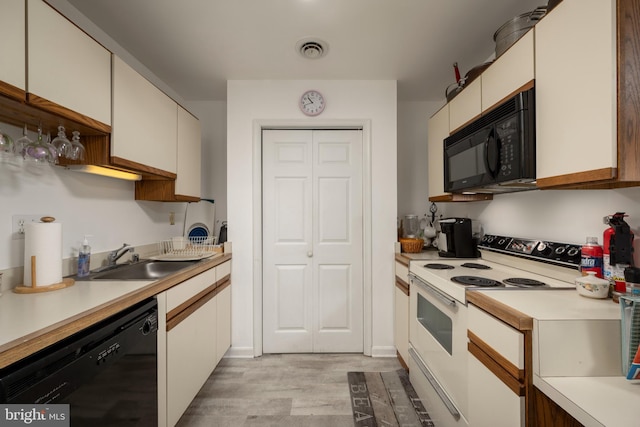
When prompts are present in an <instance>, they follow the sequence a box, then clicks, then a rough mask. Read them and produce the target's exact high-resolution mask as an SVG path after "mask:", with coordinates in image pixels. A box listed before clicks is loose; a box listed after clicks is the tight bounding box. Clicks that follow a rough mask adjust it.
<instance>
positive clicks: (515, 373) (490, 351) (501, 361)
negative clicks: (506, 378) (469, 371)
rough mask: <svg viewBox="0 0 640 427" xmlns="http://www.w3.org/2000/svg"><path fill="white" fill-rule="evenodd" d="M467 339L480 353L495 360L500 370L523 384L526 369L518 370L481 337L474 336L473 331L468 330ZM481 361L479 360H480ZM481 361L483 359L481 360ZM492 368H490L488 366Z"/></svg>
mask: <svg viewBox="0 0 640 427" xmlns="http://www.w3.org/2000/svg"><path fill="white" fill-rule="evenodd" d="M467 337H468V338H469V341H470V342H471V343H473V344H474V345H475V346H476V347H477V348H478V349H479V350H480V351H482V352H483V353H485V354H486V355H487V356H488V357H490V358H491V359H492V360H494V361H495V362H496V363H497V364H498V365H499V366H500V368H502V369H503V370H504V371H506V372H507V373H508V374H509V375H511V376H512V377H513V378H515V379H516V380H518V381H519V382H523V381H524V379H525V376H524V369H518V367H517V366H516V365H514V364H513V363H511V362H510V361H509V360H508V359H507V358H506V357H504V356H503V355H502V354H500V353H499V352H498V351H497V350H496V349H494V348H493V347H491V346H490V345H489V344H487V343H486V342H484V341H483V340H482V339H481V338H480V337H478V336H477V335H476V334H474V333H473V332H472V331H471V330H467ZM478 359H479V358H478ZM479 360H481V359H479ZM487 367H488V368H490V367H489V366H487Z"/></svg>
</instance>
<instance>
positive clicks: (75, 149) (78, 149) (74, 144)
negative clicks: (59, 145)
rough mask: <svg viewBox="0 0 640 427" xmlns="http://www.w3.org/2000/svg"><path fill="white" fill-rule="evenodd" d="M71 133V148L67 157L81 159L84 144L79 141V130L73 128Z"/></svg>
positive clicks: (83, 153) (83, 156)
mask: <svg viewBox="0 0 640 427" xmlns="http://www.w3.org/2000/svg"><path fill="white" fill-rule="evenodd" d="M71 135H72V136H71V150H70V152H69V153H70V154H69V158H70V159H71V160H81V161H83V160H84V158H85V149H84V145H82V143H80V132H78V131H77V130H74V131H73V132H71Z"/></svg>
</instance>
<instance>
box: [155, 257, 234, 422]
mask: <svg viewBox="0 0 640 427" xmlns="http://www.w3.org/2000/svg"><path fill="white" fill-rule="evenodd" d="M230 272H231V261H227V262H225V263H223V264H220V265H218V266H216V267H214V268H212V269H210V270H207V271H205V272H203V273H201V274H199V275H197V276H194V277H192V278H190V279H188V280H185V281H184V282H182V283H180V284H178V285H176V286H174V287H172V288H171V289H169V290H167V291H165V292H163V293H161V294H159V295H158V307H159V309H160V310H163V308H164V310H163V312H162V313H161V316H159V317H160V322H159V324H160V327H161V329H162V332H164V333H161V334H160V335H159V336H160V338H159V339H158V390H159V392H158V399H159V404H158V407H159V411H160V414H159V426H165V425H166V426H174V425H176V424H177V422H178V421H179V420H180V417H181V416H182V414H183V413H184V411H185V410H186V409H187V407H188V406H189V404H190V403H191V402H192V401H193V398H194V397H195V396H196V395H197V394H198V392H199V391H200V389H201V388H202V386H203V385H204V383H205V382H206V381H207V379H208V378H209V376H210V375H211V373H212V372H213V370H214V369H215V367H216V366H217V364H218V362H220V359H222V357H223V356H224V354H225V352H226V351H227V350H228V349H229V346H230V345H231V286H230V285H231V280H230ZM163 325H164V326H165V327H164V328H162V326H163Z"/></svg>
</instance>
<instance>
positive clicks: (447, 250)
mask: <svg viewBox="0 0 640 427" xmlns="http://www.w3.org/2000/svg"><path fill="white" fill-rule="evenodd" d="M438 222H439V223H440V240H439V242H438V249H439V251H438V254H439V255H440V256H441V257H447V258H477V257H478V256H480V254H479V252H478V241H477V239H476V238H474V237H473V231H472V223H471V220H470V219H469V218H446V219H441V220H440V221H438Z"/></svg>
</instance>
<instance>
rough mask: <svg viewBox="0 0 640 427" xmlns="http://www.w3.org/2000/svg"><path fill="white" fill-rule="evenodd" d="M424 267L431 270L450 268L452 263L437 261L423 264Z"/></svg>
mask: <svg viewBox="0 0 640 427" xmlns="http://www.w3.org/2000/svg"><path fill="white" fill-rule="evenodd" d="M424 268H430V269H432V270H451V269H452V268H453V265H450V264H438V263H437V262H432V263H429V264H425V265H424Z"/></svg>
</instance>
